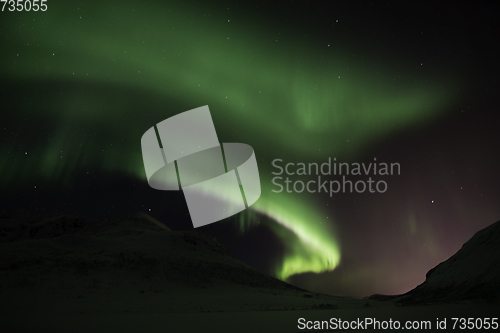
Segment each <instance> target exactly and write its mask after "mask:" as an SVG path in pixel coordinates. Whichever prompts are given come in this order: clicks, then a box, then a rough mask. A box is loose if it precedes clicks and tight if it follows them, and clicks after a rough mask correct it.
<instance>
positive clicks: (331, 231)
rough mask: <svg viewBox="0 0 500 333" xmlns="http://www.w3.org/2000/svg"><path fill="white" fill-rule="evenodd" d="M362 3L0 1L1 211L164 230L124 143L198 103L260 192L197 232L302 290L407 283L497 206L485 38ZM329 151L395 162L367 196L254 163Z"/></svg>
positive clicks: (481, 18) (479, 11)
mask: <svg viewBox="0 0 500 333" xmlns="http://www.w3.org/2000/svg"><path fill="white" fill-rule="evenodd" d="M366 6H367V8H366V9H361V10H359V11H357V10H356V9H354V8H355V7H356V6H354V5H347V4H343V5H341V4H337V5H330V6H325V5H321V4H320V3H306V2H299V3H297V4H293V3H278V2H276V3H273V4H267V3H252V4H250V3H248V4H246V5H236V4H233V3H230V2H219V1H216V2H210V3H208V2H207V3H201V4H200V3H197V2H194V1H171V2H168V3H163V2H156V1H154V2H148V3H147V4H145V3H141V2H136V1H106V2H105V3H101V2H91V1H82V2H79V3H78V4H75V3H66V2H65V3H49V4H48V10H47V11H46V12H43V13H41V12H37V13H34V12H30V13H18V12H12V13H11V12H2V13H1V23H0V25H1V32H0V41H1V45H2V53H1V56H0V57H1V64H0V74H1V96H2V122H1V126H0V131H2V135H1V138H2V140H1V141H0V184H1V186H2V189H3V191H2V198H3V199H5V200H4V203H5V205H2V209H3V211H7V210H9V209H11V208H12V207H17V206H21V207H22V204H20V203H19V201H21V200H22V201H23V202H24V203H27V204H28V206H30V207H31V208H32V209H48V210H50V209H61V210H72V209H74V210H75V212H79V213H89V214H101V215H102V214H105V215H107V216H110V217H111V216H116V215H119V214H121V213H124V212H125V211H126V210H128V209H136V210H141V211H144V212H146V213H149V214H151V215H153V216H155V217H156V218H157V219H159V220H161V221H164V222H165V223H167V225H168V224H169V222H170V223H172V222H171V220H172V214H173V213H172V211H173V210H175V211H176V212H177V213H175V214H177V215H175V216H177V217H178V216H184V215H183V214H185V212H184V211H183V210H182V207H181V208H179V207H176V208H172V207H174V206H175V205H174V204H171V203H170V201H169V200H178V199H179V198H176V199H175V198H174V199H172V195H171V194H168V195H167V194H165V195H164V194H162V193H161V192H159V191H153V190H151V191H148V189H147V186H145V185H147V184H145V183H146V180H145V172H144V167H143V164H142V157H141V149H140V138H141V135H142V134H143V133H144V131H145V130H147V129H148V128H149V127H151V126H152V125H153V124H156V123H158V122H160V121H162V120H164V119H166V118H168V117H171V116H173V115H175V114H178V113H181V112H183V111H186V110H189V109H193V108H195V107H199V106H202V105H209V106H210V110H211V111H212V117H213V120H214V123H215V126H216V128H217V133H218V136H219V140H220V141H221V142H242V143H247V144H249V145H251V146H252V147H253V148H254V150H255V155H256V159H257V163H258V166H259V172H260V177H261V186H262V194H261V198H260V199H259V200H258V201H257V202H256V203H255V205H254V207H253V211H251V212H246V213H242V215H241V216H239V217H237V218H236V219H234V220H229V221H227V222H223V223H220V224H216V225H213V226H210V227H207V228H206V230H207V231H209V232H211V233H213V234H214V235H215V236H216V237H218V238H220V239H222V240H225V242H226V243H227V245H228V246H229V247H230V248H231V246H232V247H233V248H232V250H233V251H234V252H235V253H236V254H237V255H238V256H240V257H241V258H243V259H245V260H246V261H247V262H249V263H250V264H253V265H254V266H258V268H259V269H261V270H267V271H268V273H271V274H274V275H275V276H277V277H279V278H281V279H286V280H287V281H290V282H292V283H296V284H297V285H299V286H303V287H306V288H309V289H311V290H315V291H321V292H325V293H335V294H342V295H354V296H363V295H365V294H369V293H375V292H377V293H401V292H405V291H407V290H408V289H409V288H412V287H414V286H415V285H416V284H418V283H420V282H421V281H422V280H423V278H424V277H425V273H426V272H427V270H428V269H430V268H432V267H433V266H434V265H435V264H437V263H438V262H440V261H442V260H445V259H447V258H448V257H449V256H450V255H451V254H453V253H454V252H455V251H456V250H457V249H458V248H459V247H460V245H461V244H462V243H463V241H465V240H466V239H468V238H469V237H470V236H471V235H472V234H473V233H474V232H475V231H477V230H479V229H481V228H482V227H484V226H486V225H488V224H491V223H493V222H494V221H496V219H498V216H499V215H500V211H499V207H498V199H499V195H498V194H499V192H498V185H500V182H499V177H498V175H497V174H496V173H495V170H497V168H498V166H499V159H498V153H497V152H496V151H495V149H494V147H495V146H496V145H497V144H498V135H499V134H498V121H495V120H494V119H493V117H492V116H491V114H490V112H491V111H493V107H494V104H492V96H494V93H493V92H494V91H495V89H496V83H495V84H493V83H491V82H493V81H492V78H491V77H490V75H492V74H491V72H492V69H493V68H496V65H495V67H489V66H490V64H492V59H493V58H492V56H491V54H490V53H489V52H488V48H489V47H490V46H488V43H487V42H488V36H489V35H488V33H485V35H484V36H483V37H481V38H477V37H476V35H475V34H474V32H477V31H488V29H487V28H488V24H492V23H491V22H493V18H492V17H493V16H492V14H488V12H489V13H491V12H495V11H494V10H493V11H492V10H491V8H490V10H488V8H487V7H485V8H483V7H480V6H479V7H474V6H472V5H471V7H473V8H472V9H471V8H469V7H463V8H456V9H455V11H454V12H453V14H450V16H449V17H448V18H446V20H445V19H444V18H440V17H436V14H433V13H429V12H428V11H426V9H425V8H421V9H418V8H416V6H413V7H412V8H411V9H407V8H405V7H402V6H401V5H397V4H391V5H387V6H389V7H390V8H385V7H384V6H386V5H384V6H383V5H368V4H366ZM370 6H372V7H373V8H368V7H370ZM391 6H392V7H391ZM441 6H442V7H443V8H444V7H445V6H444V5H441ZM485 6H486V5H485ZM491 6H493V5H491ZM394 12H398V13H399V12H402V13H404V15H402V16H403V18H402V17H399V16H398V15H396V17H395V16H394V15H392V14H391V13H394ZM466 13H469V15H470V16H469V18H468V20H469V22H470V23H469V25H468V26H467V27H461V26H460V22H462V19H463V17H464V15H466ZM374 15H379V17H380V19H377V18H376V17H374ZM400 16H401V15H400ZM478 22H482V23H481V24H480V23H478ZM467 29H469V30H467ZM469 31H472V32H469ZM490 42H491V41H490ZM495 126H496V127H495ZM329 157H332V158H333V157H336V158H337V159H338V160H342V161H345V162H350V163H352V162H358V163H363V162H368V163H369V162H371V161H373V159H374V157H376V158H377V161H380V162H384V163H399V164H400V165H401V175H398V176H387V177H383V179H384V180H386V181H387V183H388V190H387V192H386V193H377V194H373V195H371V194H368V193H363V194H359V193H346V194H339V195H335V196H333V197H330V195H327V194H311V193H279V194H278V193H273V192H272V188H274V187H273V184H272V182H271V179H272V178H273V175H272V171H274V169H273V166H272V164H271V162H272V160H274V159H283V160H284V161H290V162H294V163H297V162H303V163H311V162H316V163H322V162H324V160H325V159H327V158H329ZM310 179H314V176H313V177H309V176H304V177H303V180H310ZM332 179H333V178H332ZM117 182H118V183H121V184H122V185H120V187H119V189H118V187H116V188H115V187H114V186H115V184H116V183H117ZM103 188H107V191H108V192H106V190H103ZM44 191H45V192H44ZM103 193H106V194H105V195H106V196H105V195H104V194H103ZM113 193H115V195H113ZM101 196H102V197H101ZM104 196H105V197H104ZM18 198H22V199H18ZM48 198H50V200H49V199H48ZM97 198H100V199H97ZM181 199H182V197H181ZM16 202H17V203H16ZM40 202H44V204H43V205H42V204H41V203H40ZM172 202H173V201H172ZM26 208H29V207H26ZM70 213H72V212H70ZM237 220H240V221H241V222H238V221H237ZM174 229H175V228H174ZM237 230H240V231H238V232H237ZM259 237H262V238H260V240H259ZM236 240H239V241H236ZM238 242H239V243H241V244H243V245H241V244H240V245H238V244H237V243H238ZM261 247H262V248H261ZM259 248H261V249H259ZM261 252H264V253H265V255H263V254H262V255H259V253H261ZM294 275H295V276H294Z"/></svg>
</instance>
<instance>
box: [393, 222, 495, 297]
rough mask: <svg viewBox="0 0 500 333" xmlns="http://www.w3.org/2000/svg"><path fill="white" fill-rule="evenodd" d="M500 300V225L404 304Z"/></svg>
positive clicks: (481, 234)
mask: <svg viewBox="0 0 500 333" xmlns="http://www.w3.org/2000/svg"><path fill="white" fill-rule="evenodd" d="M472 299H475V300H485V301H495V300H499V299H500V221H498V222H496V223H494V224H492V225H490V226H489V227H487V228H485V229H483V230H480V231H478V232H477V233H476V234H475V235H474V236H473V237H472V238H471V239H470V240H469V241H468V242H467V243H465V244H464V245H463V246H462V248H461V249H460V250H459V251H458V252H457V253H455V254H454V255H453V256H452V257H451V258H449V259H448V260H446V261H444V262H442V263H440V264H439V265H437V266H436V267H434V268H433V269H431V270H430V271H429V272H428V273H427V275H426V279H425V281H424V283H422V284H421V285H419V286H417V287H416V288H415V289H413V290H411V291H410V292H408V293H406V294H404V295H402V297H401V298H400V299H399V300H400V302H401V303H414V302H436V301H437V302H442V301H459V300H472Z"/></svg>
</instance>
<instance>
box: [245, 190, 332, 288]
mask: <svg viewBox="0 0 500 333" xmlns="http://www.w3.org/2000/svg"><path fill="white" fill-rule="evenodd" d="M254 209H255V210H257V211H259V212H261V213H263V214H265V215H267V216H269V217H270V218H272V219H273V220H274V221H276V222H277V223H278V224H279V225H280V226H282V227H284V229H283V228H282V229H278V228H275V229H274V230H275V232H276V233H277V235H278V236H280V237H281V238H283V243H284V244H285V246H286V250H287V253H286V255H285V257H284V259H283V262H282V263H281V264H279V265H277V267H276V272H275V274H276V276H277V277H279V278H280V279H282V280H286V279H287V278H288V277H289V276H291V275H293V274H297V273H303V272H314V273H320V272H324V271H329V270H333V269H334V268H335V267H336V266H337V265H338V264H339V262H340V250H339V246H338V242H337V240H336V239H335V238H334V237H333V233H332V230H331V227H330V223H328V222H327V221H328V219H327V218H326V217H325V216H320V214H319V213H318V212H317V211H316V210H311V209H308V205H307V203H306V202H304V200H301V201H298V200H297V199H295V198H286V199H285V198H284V197H282V196H277V197H274V196H272V195H269V196H268V198H266V199H264V200H259V201H257V203H256V204H255V207H254ZM290 233H291V234H292V235H293V236H294V237H290Z"/></svg>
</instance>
